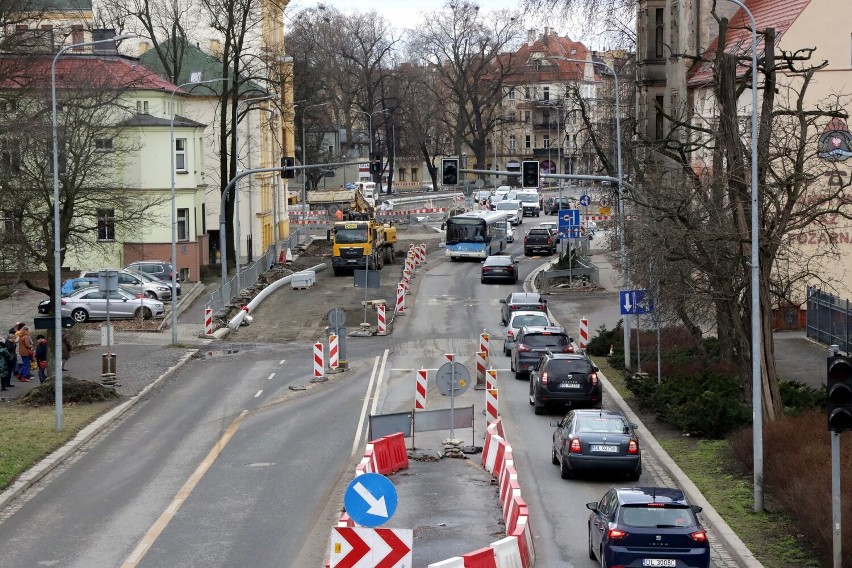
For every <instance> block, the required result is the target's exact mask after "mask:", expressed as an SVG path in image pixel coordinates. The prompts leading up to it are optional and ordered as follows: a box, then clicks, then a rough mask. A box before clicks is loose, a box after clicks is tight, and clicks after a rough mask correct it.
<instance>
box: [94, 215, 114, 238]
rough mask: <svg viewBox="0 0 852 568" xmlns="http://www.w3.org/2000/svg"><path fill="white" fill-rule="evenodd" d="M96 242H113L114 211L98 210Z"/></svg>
mask: <svg viewBox="0 0 852 568" xmlns="http://www.w3.org/2000/svg"><path fill="white" fill-rule="evenodd" d="M98 240H99V241H114V240H115V209H98Z"/></svg>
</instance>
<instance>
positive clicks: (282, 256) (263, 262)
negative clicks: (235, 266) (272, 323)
mask: <svg viewBox="0 0 852 568" xmlns="http://www.w3.org/2000/svg"><path fill="white" fill-rule="evenodd" d="M309 236H310V235H309V232H308V230H307V229H306V228H303V227H298V228H296V229H295V230H293V231H292V232H291V233H290V236H289V237H287V238H286V239H284V240H283V241H281V242H280V243H279V245H278V253H277V254H276V252H275V246H274V245H273V246H270V247H269V248H268V249H267V250H266V253H265V254H264V255H263V256H261V257H260V258H258V259H257V260H256V261H255V262H253V263H252V264H249V265H248V266H246V267H245V268H243V269H241V270H240V272H239V273H238V274H236V275H234V276H233V277H232V278H231V279H230V280H227V281H226V282H225V284H224V286H219V288H217V289H215V290H213V292H211V293H210V296H209V299H208V300H207V306H206V307H207V308H209V309H211V310H212V313H213V314H216V317H221V316H222V315H224V312H225V308H226V307H227V306H228V305H229V304H231V302H232V300H233V299H234V297H235V296H236V295H238V294H239V293H240V292H241V291H242V290H243V289H245V288H249V287H251V286H253V285H254V284H255V283H256V282H257V281H258V280H260V277H261V276H262V275H263V274H264V273H266V271H268V270H269V269H270V267H272V265H274V264H275V263H276V262H283V261H284V260H286V256H287V254H288V252H290V251H292V250H293V249H295V248H296V247H298V246H299V245H300V244H301V243H303V242H305V241H306V240H307V239H308V237H309Z"/></svg>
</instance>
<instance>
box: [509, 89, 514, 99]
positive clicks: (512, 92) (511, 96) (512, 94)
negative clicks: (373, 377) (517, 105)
mask: <svg viewBox="0 0 852 568" xmlns="http://www.w3.org/2000/svg"><path fill="white" fill-rule="evenodd" d="M509 100H510V101H514V100H515V87H511V88H510V89H509Z"/></svg>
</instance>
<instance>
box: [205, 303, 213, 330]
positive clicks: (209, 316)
mask: <svg viewBox="0 0 852 568" xmlns="http://www.w3.org/2000/svg"><path fill="white" fill-rule="evenodd" d="M204 335H213V310H212V309H211V308H204Z"/></svg>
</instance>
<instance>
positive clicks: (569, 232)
mask: <svg viewBox="0 0 852 568" xmlns="http://www.w3.org/2000/svg"><path fill="white" fill-rule="evenodd" d="M558 234H559V238H560V239H579V238H580V227H573V226H571V227H560V228H559V233H558Z"/></svg>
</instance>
